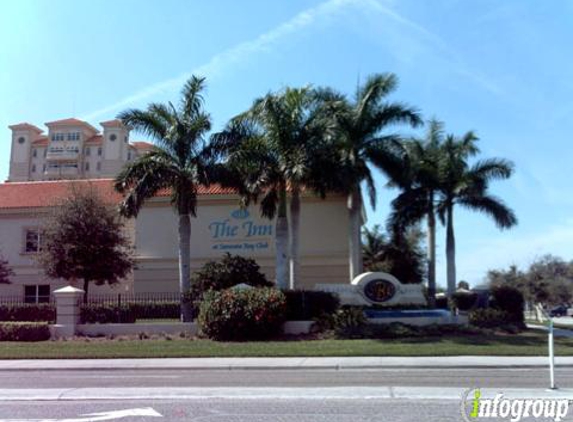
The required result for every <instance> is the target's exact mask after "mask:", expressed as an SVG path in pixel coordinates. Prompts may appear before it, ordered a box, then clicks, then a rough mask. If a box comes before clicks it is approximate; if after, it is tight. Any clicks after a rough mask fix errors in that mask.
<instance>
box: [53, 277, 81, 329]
mask: <svg viewBox="0 0 573 422" xmlns="http://www.w3.org/2000/svg"><path fill="white" fill-rule="evenodd" d="M53 295H54V297H55V298H56V325H54V326H53V327H54V328H53V332H52V335H53V336H54V337H57V338H62V337H63V338H69V337H73V336H74V335H75V333H76V326H77V325H78V324H79V323H80V306H79V303H80V299H81V298H82V297H83V295H84V291H83V290H82V289H78V288H76V287H73V286H66V287H62V288H61V289H58V290H54V292H53Z"/></svg>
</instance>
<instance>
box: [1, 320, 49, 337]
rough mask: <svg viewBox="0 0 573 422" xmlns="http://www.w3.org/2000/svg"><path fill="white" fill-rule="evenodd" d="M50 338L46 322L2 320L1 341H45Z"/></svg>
mask: <svg viewBox="0 0 573 422" xmlns="http://www.w3.org/2000/svg"><path fill="white" fill-rule="evenodd" d="M49 339H50V327H49V325H48V324H47V323H45V322H0V341H44V340H49Z"/></svg>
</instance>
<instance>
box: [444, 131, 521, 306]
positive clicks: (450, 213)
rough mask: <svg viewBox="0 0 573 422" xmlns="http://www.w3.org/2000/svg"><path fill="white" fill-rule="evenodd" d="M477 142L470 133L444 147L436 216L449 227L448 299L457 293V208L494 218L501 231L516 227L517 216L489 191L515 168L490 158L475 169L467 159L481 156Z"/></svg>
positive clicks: (479, 162)
mask: <svg viewBox="0 0 573 422" xmlns="http://www.w3.org/2000/svg"><path fill="white" fill-rule="evenodd" d="M477 140H478V138H477V137H476V136H475V135H474V133H473V132H467V133H466V134H465V135H464V136H462V137H461V138H456V137H454V136H453V135H450V136H448V137H447V138H446V141H445V143H444V144H443V146H442V150H443V156H442V162H441V167H442V169H441V183H440V184H441V188H440V200H439V204H438V207H437V212H438V215H439V217H440V220H441V221H442V223H443V224H445V225H446V261H447V282H448V289H447V294H448V297H451V296H452V295H453V294H454V292H455V290H456V249H455V248H456V247H455V236H454V206H455V205H456V204H458V205H460V206H462V207H464V208H467V209H469V210H473V211H477V212H481V213H483V214H486V215H488V216H490V217H491V218H493V220H494V222H495V223H496V225H497V226H498V227H499V228H500V229H508V228H510V227H512V226H514V225H515V224H517V217H516V216H515V213H514V212H513V211H512V210H511V209H510V208H509V207H507V206H506V205H505V204H504V202H503V201H502V200H501V199H500V198H497V197H495V196H493V195H491V194H490V193H489V191H488V187H489V184H490V182H491V181H493V180H496V179H507V178H509V177H511V174H512V173H513V165H512V163H510V162H509V161H507V160H503V159H499V158H490V159H485V160H479V161H477V162H476V163H475V164H473V165H471V166H470V165H469V164H468V159H469V158H470V157H472V156H474V155H476V154H478V153H479V149H478V147H477V145H476V143H477Z"/></svg>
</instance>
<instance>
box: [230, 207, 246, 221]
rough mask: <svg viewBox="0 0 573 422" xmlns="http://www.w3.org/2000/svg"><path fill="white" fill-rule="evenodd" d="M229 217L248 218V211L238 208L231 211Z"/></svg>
mask: <svg viewBox="0 0 573 422" xmlns="http://www.w3.org/2000/svg"><path fill="white" fill-rule="evenodd" d="M231 217H233V218H236V219H237V220H244V219H245V218H249V211H247V210H246V209H241V208H239V209H238V210H234V211H231Z"/></svg>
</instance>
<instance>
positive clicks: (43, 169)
mask: <svg viewBox="0 0 573 422" xmlns="http://www.w3.org/2000/svg"><path fill="white" fill-rule="evenodd" d="M45 172H46V165H45V164H44V165H43V166H42V173H45Z"/></svg>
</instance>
